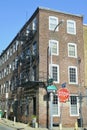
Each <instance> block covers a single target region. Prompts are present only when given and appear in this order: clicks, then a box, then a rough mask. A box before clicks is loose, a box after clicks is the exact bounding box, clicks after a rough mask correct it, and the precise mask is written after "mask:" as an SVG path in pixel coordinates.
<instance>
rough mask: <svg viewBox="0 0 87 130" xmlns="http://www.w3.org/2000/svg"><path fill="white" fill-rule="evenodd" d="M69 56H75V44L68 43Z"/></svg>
mask: <svg viewBox="0 0 87 130" xmlns="http://www.w3.org/2000/svg"><path fill="white" fill-rule="evenodd" d="M69 56H75V46H74V45H69Z"/></svg>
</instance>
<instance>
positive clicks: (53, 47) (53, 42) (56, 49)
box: [49, 40, 59, 55]
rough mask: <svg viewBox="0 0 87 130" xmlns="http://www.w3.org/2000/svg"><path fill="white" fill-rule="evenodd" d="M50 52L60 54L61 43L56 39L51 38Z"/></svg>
mask: <svg viewBox="0 0 87 130" xmlns="http://www.w3.org/2000/svg"><path fill="white" fill-rule="evenodd" d="M49 53H50V54H51V55H59V43H58V41H56V40H49Z"/></svg>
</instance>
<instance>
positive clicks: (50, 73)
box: [49, 64, 59, 83]
mask: <svg viewBox="0 0 87 130" xmlns="http://www.w3.org/2000/svg"><path fill="white" fill-rule="evenodd" d="M53 67H57V81H55V80H54V82H55V83H59V65H57V64H50V65H49V75H50V76H52V77H51V78H53Z"/></svg>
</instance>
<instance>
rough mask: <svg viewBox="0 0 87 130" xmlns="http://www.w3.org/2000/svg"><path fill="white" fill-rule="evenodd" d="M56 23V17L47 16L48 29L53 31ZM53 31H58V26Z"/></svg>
mask: <svg viewBox="0 0 87 130" xmlns="http://www.w3.org/2000/svg"><path fill="white" fill-rule="evenodd" d="M57 25H58V18H57V17H55V16H49V30H51V31H54V30H55V28H56V27H57ZM55 31H58V27H57V28H56V30H55Z"/></svg>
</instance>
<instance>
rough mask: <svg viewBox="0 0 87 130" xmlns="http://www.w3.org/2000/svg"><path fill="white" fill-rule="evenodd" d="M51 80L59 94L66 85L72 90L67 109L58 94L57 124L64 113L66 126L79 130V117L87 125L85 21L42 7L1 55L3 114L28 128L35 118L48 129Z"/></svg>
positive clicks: (56, 102)
mask: <svg viewBox="0 0 87 130" xmlns="http://www.w3.org/2000/svg"><path fill="white" fill-rule="evenodd" d="M50 77H51V78H53V79H54V82H53V84H54V85H55V86H56V88H57V89H58V90H59V88H61V84H63V83H66V88H67V89H68V90H69V91H70V97H69V100H68V101H67V102H65V103H63V107H62V103H61V102H60V101H59V98H58V95H57V92H55V93H54V95H53V102H52V107H53V123H59V122H60V115H61V108H62V118H61V119H62V124H63V125H64V126H74V124H75V122H76V121H77V119H78V121H80V120H79V118H82V119H83V122H82V123H83V125H85V124H87V119H86V114H85V112H84V111H85V110H86V109H87V108H86V100H85V98H83V100H81V97H82V96H83V95H85V88H84V41H83V17H82V16H80V15H73V14H68V13H64V12H58V11H55V10H50V9H45V8H37V9H36V11H35V12H34V14H33V15H32V16H31V18H30V19H29V20H28V21H27V22H26V23H25V25H24V26H23V27H22V29H21V30H20V31H19V32H18V34H17V35H16V37H14V39H13V40H12V42H11V43H10V44H9V46H8V47H7V48H6V49H5V50H4V51H3V52H2V54H1V55H0V104H1V109H3V110H4V111H5V112H6V115H7V116H8V117H9V118H12V115H13V116H15V117H16V118H17V120H18V121H22V122H25V123H28V122H31V119H32V116H33V115H35V116H36V118H37V122H38V124H39V126H41V127H48V125H49V94H48V93H47V84H48V82H47V81H48V79H49V78H50ZM79 95H80V96H79ZM79 97H80V98H79ZM82 101H83V102H82ZM8 110H9V111H8ZM12 113H13V114H12ZM80 124H81V122H80Z"/></svg>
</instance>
